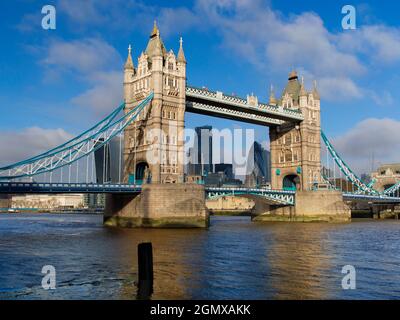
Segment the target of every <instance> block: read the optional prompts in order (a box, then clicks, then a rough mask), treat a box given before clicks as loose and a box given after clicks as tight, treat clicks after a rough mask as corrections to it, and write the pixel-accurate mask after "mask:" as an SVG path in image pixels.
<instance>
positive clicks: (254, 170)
mask: <svg viewBox="0 0 400 320" xmlns="http://www.w3.org/2000/svg"><path fill="white" fill-rule="evenodd" d="M270 181H271V156H270V152H269V151H268V150H266V149H264V148H263V146H262V145H261V144H260V143H258V142H257V141H255V142H254V143H253V145H252V146H251V148H250V151H249V155H248V158H247V168H246V179H245V184H246V185H247V186H249V187H254V186H259V185H262V184H265V183H267V182H270Z"/></svg>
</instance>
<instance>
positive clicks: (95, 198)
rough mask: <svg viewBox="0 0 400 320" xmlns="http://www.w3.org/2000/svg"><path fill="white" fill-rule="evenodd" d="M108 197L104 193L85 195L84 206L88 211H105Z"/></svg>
mask: <svg viewBox="0 0 400 320" xmlns="http://www.w3.org/2000/svg"><path fill="white" fill-rule="evenodd" d="M105 202H106V196H105V194H103V193H85V194H84V195H83V204H84V207H85V208H87V209H103V208H104V207H105Z"/></svg>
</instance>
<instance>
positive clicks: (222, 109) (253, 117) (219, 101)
mask: <svg viewBox="0 0 400 320" xmlns="http://www.w3.org/2000/svg"><path fill="white" fill-rule="evenodd" d="M186 111H187V112H191V113H198V114H205V115H209V116H214V117H219V118H226V119H231V120H239V121H244V122H249V123H254V124H259V125H264V126H265V125H266V126H271V125H272V126H274V125H275V126H276V125H282V124H283V123H284V122H296V123H297V122H300V121H302V120H304V117H303V114H302V113H301V111H300V110H298V109H289V108H283V107H281V106H273V105H269V104H267V103H260V102H258V101H257V105H256V104H255V103H254V104H250V103H249V101H248V100H247V99H243V98H240V97H236V96H231V95H226V94H224V93H222V92H219V91H211V90H207V89H200V88H196V87H192V86H187V87H186Z"/></svg>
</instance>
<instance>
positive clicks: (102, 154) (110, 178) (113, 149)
mask: <svg viewBox="0 0 400 320" xmlns="http://www.w3.org/2000/svg"><path fill="white" fill-rule="evenodd" d="M99 143H101V142H99ZM123 146H124V142H123V136H115V137H113V138H112V139H111V140H110V141H109V142H108V143H107V144H106V145H104V146H102V147H100V148H99V149H97V150H96V151H95V152H94V158H95V168H96V170H95V171H96V183H118V182H121V181H122V180H123V168H124V162H123V161H124V159H123V150H122V149H123Z"/></svg>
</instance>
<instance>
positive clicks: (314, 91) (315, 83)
mask: <svg viewBox="0 0 400 320" xmlns="http://www.w3.org/2000/svg"><path fill="white" fill-rule="evenodd" d="M312 94H313V97H314V99H317V100H320V95H319V92H318V89H317V80H314V87H313V91H312Z"/></svg>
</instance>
